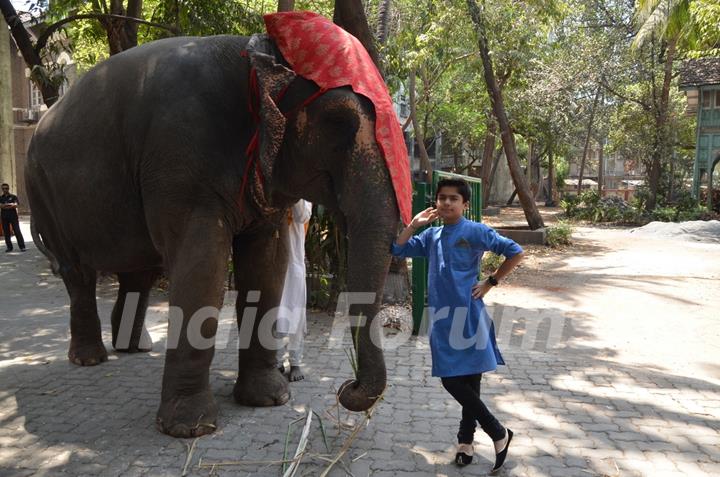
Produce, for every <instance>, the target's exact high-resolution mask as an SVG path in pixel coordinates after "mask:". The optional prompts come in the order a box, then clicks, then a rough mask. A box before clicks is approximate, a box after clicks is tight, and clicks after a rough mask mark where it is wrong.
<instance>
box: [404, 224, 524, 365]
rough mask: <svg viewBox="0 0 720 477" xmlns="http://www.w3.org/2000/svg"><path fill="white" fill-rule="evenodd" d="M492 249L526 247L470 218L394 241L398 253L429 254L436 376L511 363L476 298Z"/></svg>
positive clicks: (509, 252) (510, 252)
mask: <svg viewBox="0 0 720 477" xmlns="http://www.w3.org/2000/svg"><path fill="white" fill-rule="evenodd" d="M488 250H489V251H491V252H493V253H495V254H497V255H503V256H505V257H506V258H509V257H512V256H514V255H517V254H518V253H520V252H522V249H521V248H520V246H519V245H518V244H517V243H515V242H514V241H512V240H510V239H509V238H506V237H503V236H502V235H500V234H498V233H497V232H496V231H495V230H493V229H492V228H490V227H488V226H487V225H484V224H480V223H477V222H473V221H471V220H468V219H466V218H464V217H463V218H461V219H460V221H459V222H458V223H456V224H453V225H444V226H442V227H429V228H427V229H426V230H424V231H423V232H422V233H420V234H418V235H415V236H414V237H411V238H410V240H408V242H407V243H406V244H405V245H402V246H400V245H397V244H396V243H393V245H392V254H393V255H396V256H399V257H426V258H427V259H428V307H429V310H428V319H429V320H430V327H429V330H430V333H429V334H430V350H431V351H432V375H433V376H438V377H441V378H446V377H451V376H466V375H470V374H478V373H484V372H486V371H492V370H494V369H495V368H497V365H498V364H505V362H504V361H503V358H502V355H501V354H500V350H498V347H497V343H496V342H495V327H494V325H493V322H492V319H491V318H490V316H489V315H488V313H487V311H486V310H485V304H484V303H483V301H482V299H477V300H476V299H473V297H472V287H473V286H474V285H475V284H476V283H477V281H478V280H477V278H478V264H479V262H480V259H481V258H482V256H483V253H484V252H486V251H488Z"/></svg>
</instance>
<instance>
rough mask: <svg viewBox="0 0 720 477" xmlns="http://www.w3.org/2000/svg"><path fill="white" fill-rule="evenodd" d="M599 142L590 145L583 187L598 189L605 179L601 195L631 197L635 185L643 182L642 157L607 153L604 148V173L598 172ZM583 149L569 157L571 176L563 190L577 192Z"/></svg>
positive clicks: (569, 173)
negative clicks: (639, 158)
mask: <svg viewBox="0 0 720 477" xmlns="http://www.w3.org/2000/svg"><path fill="white" fill-rule="evenodd" d="M600 156H601V151H600V144H598V143H592V144H591V145H590V147H589V148H588V154H587V157H586V158H585V167H584V169H583V190H590V189H595V190H597V189H598V187H599V183H600V181H602V196H603V197H606V196H612V195H616V196H619V197H622V198H623V199H625V200H626V201H629V200H630V199H632V197H633V195H634V192H635V189H636V188H637V187H638V186H639V185H642V184H643V183H644V179H643V170H642V166H641V164H640V162H639V161H635V160H629V159H626V158H625V157H623V156H622V155H620V154H618V153H612V154H608V153H607V152H605V151H602V164H603V168H602V177H601V176H600V175H599V174H598V165H599V163H600ZM581 161H582V150H578V152H577V153H576V154H575V155H574V156H573V158H572V159H571V160H570V164H569V166H570V167H569V170H568V178H567V179H566V180H565V187H564V188H563V192H565V193H571V194H572V193H575V192H576V191H577V184H578V180H579V176H580V162H581Z"/></svg>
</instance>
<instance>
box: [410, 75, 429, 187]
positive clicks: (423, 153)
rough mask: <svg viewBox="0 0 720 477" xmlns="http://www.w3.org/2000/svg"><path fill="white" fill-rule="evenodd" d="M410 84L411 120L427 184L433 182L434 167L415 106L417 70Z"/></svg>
mask: <svg viewBox="0 0 720 477" xmlns="http://www.w3.org/2000/svg"><path fill="white" fill-rule="evenodd" d="M408 83H409V85H408V89H409V90H410V91H409V96H410V118H411V120H412V125H413V130H414V131H413V132H414V134H415V141H416V142H417V144H418V149H420V170H422V171H424V173H425V182H432V174H433V167H432V164H431V163H430V157H429V156H428V153H427V149H425V135H424V133H423V131H422V129H420V124H419V121H418V120H417V105H416V104H415V70H412V71H411V72H410V79H409V81H408Z"/></svg>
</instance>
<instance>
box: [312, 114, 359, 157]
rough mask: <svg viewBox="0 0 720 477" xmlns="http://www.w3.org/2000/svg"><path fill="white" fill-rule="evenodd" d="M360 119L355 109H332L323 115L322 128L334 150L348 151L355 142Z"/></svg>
mask: <svg viewBox="0 0 720 477" xmlns="http://www.w3.org/2000/svg"><path fill="white" fill-rule="evenodd" d="M359 127H360V120H359V119H358V117H357V114H355V113H354V112H353V111H332V112H329V113H328V114H327V115H325V116H324V117H323V121H322V126H321V130H322V131H325V134H326V136H325V137H327V139H328V141H329V144H330V145H331V147H332V149H333V152H346V151H348V150H351V149H352V147H353V145H354V144H355V135H356V134H357V131H358V128H359Z"/></svg>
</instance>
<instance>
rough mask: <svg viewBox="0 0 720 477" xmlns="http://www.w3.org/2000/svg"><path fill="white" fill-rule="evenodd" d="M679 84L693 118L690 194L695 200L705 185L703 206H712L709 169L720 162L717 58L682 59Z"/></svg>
mask: <svg viewBox="0 0 720 477" xmlns="http://www.w3.org/2000/svg"><path fill="white" fill-rule="evenodd" d="M679 87H680V89H681V90H683V91H685V93H686V95H687V102H688V103H687V113H688V114H694V115H696V117H697V138H696V143H695V167H694V171H693V186H692V191H693V195H694V196H695V197H696V198H698V199H699V198H700V189H701V186H703V185H706V186H707V191H708V193H707V206H708V208H710V209H712V207H713V203H712V196H713V194H712V190H713V179H712V176H713V170H714V169H715V167H716V166H717V164H718V162H720V58H702V59H697V60H688V61H686V62H685V63H684V64H683V67H682V70H681V72H680V84H679Z"/></svg>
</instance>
